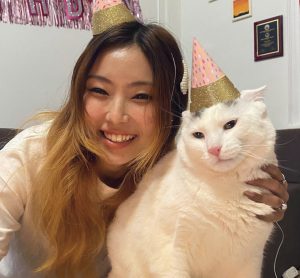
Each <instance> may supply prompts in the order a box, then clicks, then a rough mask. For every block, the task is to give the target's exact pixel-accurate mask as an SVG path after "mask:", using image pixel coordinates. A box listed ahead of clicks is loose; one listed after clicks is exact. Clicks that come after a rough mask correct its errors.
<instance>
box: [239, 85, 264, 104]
mask: <svg viewBox="0 0 300 278" xmlns="http://www.w3.org/2000/svg"><path fill="white" fill-rule="evenodd" d="M266 88H267V86H262V87H260V88H257V89H254V90H243V91H241V98H242V99H244V100H247V101H262V102H263V101H264V95H265V92H266Z"/></svg>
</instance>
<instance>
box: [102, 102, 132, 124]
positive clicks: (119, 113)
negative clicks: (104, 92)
mask: <svg viewBox="0 0 300 278" xmlns="http://www.w3.org/2000/svg"><path fill="white" fill-rule="evenodd" d="M106 120H107V121H109V122H111V123H113V124H119V123H126V122H128V115H127V113H126V103H125V101H124V100H123V99H119V98H116V99H112V100H111V102H110V103H109V106H108V108H107V113H106Z"/></svg>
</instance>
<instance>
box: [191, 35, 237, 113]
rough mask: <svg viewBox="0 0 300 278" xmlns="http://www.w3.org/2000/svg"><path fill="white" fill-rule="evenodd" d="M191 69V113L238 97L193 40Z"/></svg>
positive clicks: (229, 83)
mask: <svg viewBox="0 0 300 278" xmlns="http://www.w3.org/2000/svg"><path fill="white" fill-rule="evenodd" d="M192 67H193V71H192V89H191V103H190V111H191V112H196V111H199V110H201V109H203V108H207V107H210V106H212V105H214V104H217V103H220V102H226V101H230V100H234V99H236V98H238V97H239V96H240V92H239V91H238V90H237V89H236V88H235V87H234V85H233V84H232V82H231V81H230V80H229V79H228V77H227V76H226V75H225V74H224V73H223V71H222V70H221V69H220V68H219V67H218V66H217V65H216V64H215V62H214V61H213V60H212V59H211V58H210V57H209V55H208V54H207V53H206V51H205V50H204V49H203V47H201V45H200V43H199V42H198V41H197V40H196V39H194V40H193V65H192Z"/></svg>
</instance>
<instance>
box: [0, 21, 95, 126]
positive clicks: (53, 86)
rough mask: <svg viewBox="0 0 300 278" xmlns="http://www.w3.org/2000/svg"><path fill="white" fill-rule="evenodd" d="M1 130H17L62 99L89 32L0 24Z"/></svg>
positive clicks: (60, 102)
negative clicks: (32, 117) (12, 128)
mask: <svg viewBox="0 0 300 278" xmlns="http://www.w3.org/2000/svg"><path fill="white" fill-rule="evenodd" d="M0 35H1V39H0V127H20V126H21V125H22V124H23V123H24V122H25V121H26V120H27V119H28V118H30V117H31V116H33V115H34V114H35V113H36V112H38V111H39V110H43V109H56V108H58V107H59V106H60V105H61V104H62V102H63V101H64V99H65V96H66V93H67V90H68V87H69V81H70V78H71V72H72V69H73V66H74V64H75V62H76V60H77V58H78V57H79V55H80V53H81V52H82V50H83V49H84V47H85V45H86V44H87V42H88V41H89V39H90V38H91V33H90V32H89V31H81V30H74V29H65V28H61V29H58V28H56V27H34V26H27V25H17V24H6V23H2V22H0Z"/></svg>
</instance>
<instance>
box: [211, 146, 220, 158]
mask: <svg viewBox="0 0 300 278" xmlns="http://www.w3.org/2000/svg"><path fill="white" fill-rule="evenodd" d="M221 148H222V146H214V147H211V148H209V149H208V152H209V153H210V154H212V155H215V156H219V155H220V152H221Z"/></svg>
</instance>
